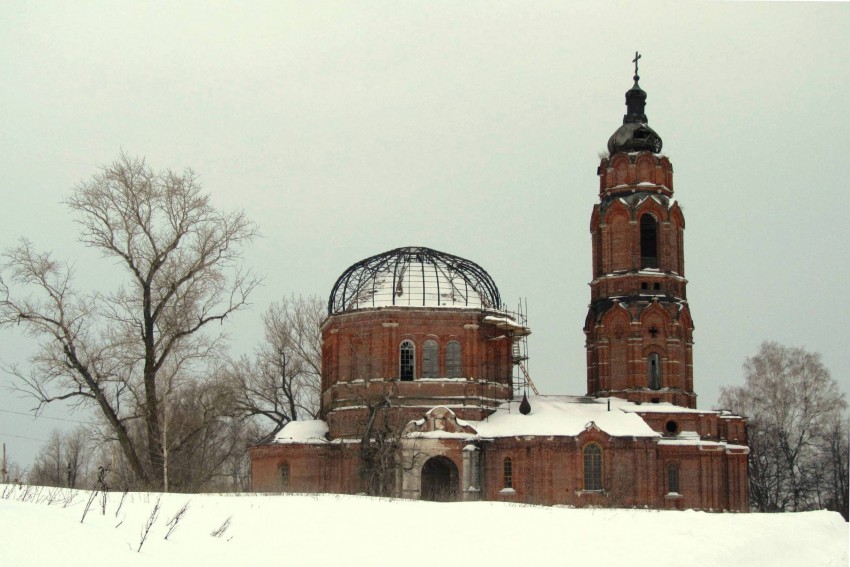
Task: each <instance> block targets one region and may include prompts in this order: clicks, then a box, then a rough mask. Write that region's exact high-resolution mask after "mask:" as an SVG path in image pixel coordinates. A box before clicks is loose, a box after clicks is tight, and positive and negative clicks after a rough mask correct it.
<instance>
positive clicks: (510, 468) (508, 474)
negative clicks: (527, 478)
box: [502, 457, 514, 488]
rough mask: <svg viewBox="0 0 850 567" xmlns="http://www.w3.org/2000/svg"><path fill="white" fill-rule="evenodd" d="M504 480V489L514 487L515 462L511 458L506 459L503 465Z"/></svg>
mask: <svg viewBox="0 0 850 567" xmlns="http://www.w3.org/2000/svg"><path fill="white" fill-rule="evenodd" d="M502 478H503V479H504V487H503V488H513V487H514V462H513V460H511V458H510V457H505V460H504V462H503V463H502Z"/></svg>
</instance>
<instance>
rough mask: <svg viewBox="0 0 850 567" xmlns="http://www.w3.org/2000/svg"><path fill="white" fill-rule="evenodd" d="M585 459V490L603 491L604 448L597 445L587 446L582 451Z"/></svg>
mask: <svg viewBox="0 0 850 567" xmlns="http://www.w3.org/2000/svg"><path fill="white" fill-rule="evenodd" d="M582 456H583V458H584V467H583V468H584V480H583V484H582V486H583V489H584V490H602V447H600V446H599V445H597V444H596V443H590V444H588V445H585V447H584V450H583V451H582Z"/></svg>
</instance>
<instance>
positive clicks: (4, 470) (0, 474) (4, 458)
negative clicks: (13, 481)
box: [0, 443, 9, 484]
mask: <svg viewBox="0 0 850 567" xmlns="http://www.w3.org/2000/svg"><path fill="white" fill-rule="evenodd" d="M0 478H2V479H3V484H6V483H7V482H9V478H8V476H7V473H6V444H5V443H3V470H2V473H0Z"/></svg>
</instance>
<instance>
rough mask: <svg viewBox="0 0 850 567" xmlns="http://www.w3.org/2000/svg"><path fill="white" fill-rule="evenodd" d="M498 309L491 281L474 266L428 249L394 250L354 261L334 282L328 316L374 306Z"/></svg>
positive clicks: (497, 298) (494, 284)
mask: <svg viewBox="0 0 850 567" xmlns="http://www.w3.org/2000/svg"><path fill="white" fill-rule="evenodd" d="M389 306H396V307H456V308H469V309H499V308H501V298H500V296H499V289H498V288H497V287H496V283H495V282H494V281H493V278H491V277H490V275H489V274H488V273H487V272H486V271H485V270H484V268H482V267H481V266H479V265H478V264H476V263H475V262H472V261H470V260H466V259H464V258H460V257H458V256H453V255H451V254H446V253H445V252H438V251H437V250H432V249H430V248H423V247H418V246H416V247H406V248H396V249H394V250H390V251H389V252H384V253H383V254H377V255H375V256H371V257H369V258H366V259H365V260H361V261H360V262H357V263H356V264H354V265H353V266H351V267H350V268H348V269H347V270H346V271H345V272H343V274H342V275H341V276H340V277H339V278H338V279H337V281H336V283H335V284H334V287H333V290H332V291H331V295H330V298H329V299H328V314H329V315H334V314H336V313H344V312H346V311H352V310H355V309H370V308H376V307H389Z"/></svg>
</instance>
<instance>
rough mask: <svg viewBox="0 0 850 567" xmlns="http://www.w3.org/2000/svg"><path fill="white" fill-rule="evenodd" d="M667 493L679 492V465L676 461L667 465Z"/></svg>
mask: <svg viewBox="0 0 850 567" xmlns="http://www.w3.org/2000/svg"><path fill="white" fill-rule="evenodd" d="M667 493H668V494H678V493H679V465H677V464H676V463H670V464H669V465H667Z"/></svg>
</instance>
